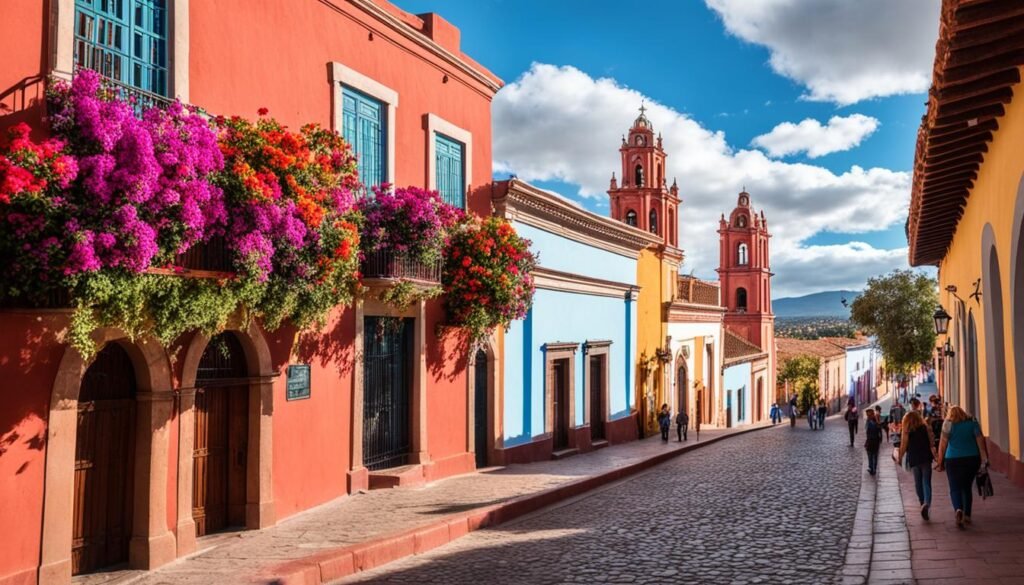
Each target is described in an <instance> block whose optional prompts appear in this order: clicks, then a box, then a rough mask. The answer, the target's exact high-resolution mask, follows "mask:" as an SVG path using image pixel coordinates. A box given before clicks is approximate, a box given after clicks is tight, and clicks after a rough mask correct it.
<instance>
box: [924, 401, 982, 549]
mask: <svg viewBox="0 0 1024 585" xmlns="http://www.w3.org/2000/svg"><path fill="white" fill-rule="evenodd" d="M938 455H939V459H938V462H937V464H936V466H935V470H936V471H942V470H943V469H945V470H946V479H947V480H948V481H949V499H950V500H952V502H953V509H954V510H956V527H957V528H960V529H963V528H964V524H970V523H971V503H972V499H973V493H972V491H971V490H972V488H973V487H974V478H975V476H977V475H978V469H979V468H980V467H981V466H982V465H986V466H987V465H988V449H987V448H986V446H985V436H984V435H983V434H981V426H979V425H978V421H976V420H974V419H973V418H971V416H970V415H969V414H967V413H966V412H965V411H964V409H962V408H960V407H959V406H953V407H951V408H950V409H949V413H948V414H947V415H946V420H945V421H944V422H943V423H942V440H940V441H939V451H938Z"/></svg>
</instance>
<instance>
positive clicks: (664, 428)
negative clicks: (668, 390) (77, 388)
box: [658, 404, 672, 443]
mask: <svg viewBox="0 0 1024 585" xmlns="http://www.w3.org/2000/svg"><path fill="white" fill-rule="evenodd" d="M671 425H672V413H671V412H669V410H668V405H667V404H662V405H661V411H659V412H658V426H659V427H660V428H661V440H662V441H664V442H666V443H668V428H669V427H670V426H671Z"/></svg>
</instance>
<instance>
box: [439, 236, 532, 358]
mask: <svg viewBox="0 0 1024 585" xmlns="http://www.w3.org/2000/svg"><path fill="white" fill-rule="evenodd" d="M536 265H537V257H536V256H535V255H534V254H533V253H532V252H530V242H529V240H526V239H523V238H522V237H520V236H519V235H518V234H517V233H516V231H515V229H513V227H512V225H511V224H509V223H508V222H507V221H505V220H503V219H501V218H497V217H489V218H486V219H479V218H472V219H467V220H466V221H465V222H463V223H462V225H461V226H460V227H459V229H457V230H455V231H454V232H453V233H452V236H451V241H450V243H449V246H448V248H447V249H446V251H445V265H444V272H443V277H442V284H443V286H444V290H445V292H446V293H447V297H446V298H445V305H446V307H447V310H448V316H449V320H450V322H451V323H452V324H453V325H455V326H457V327H461V328H463V329H465V330H466V332H467V333H468V336H469V338H470V340H471V341H473V342H480V341H483V339H485V338H486V337H487V335H489V334H490V332H491V331H492V330H494V329H495V328H496V327H504V328H506V329H507V328H508V326H509V325H510V324H511V323H512V321H514V320H516V319H524V318H526V314H527V312H528V311H529V310H530V306H531V305H532V304H533V292H534V284H533V277H532V276H531V272H532V271H533V269H534V268H535V267H536Z"/></svg>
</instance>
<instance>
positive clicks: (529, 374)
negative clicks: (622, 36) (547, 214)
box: [504, 223, 637, 447]
mask: <svg viewBox="0 0 1024 585" xmlns="http://www.w3.org/2000/svg"><path fill="white" fill-rule="evenodd" d="M514 225H515V228H516V230H517V231H518V232H519V233H520V235H522V236H524V237H526V238H528V239H530V240H532V242H533V249H534V250H535V251H537V252H539V254H540V259H541V262H540V264H541V266H543V267H545V268H551V269H553V270H560V271H563V272H569V273H573V274H580V275H584V276H590V277H592V278H600V279H604V280H611V281H615V282H621V283H629V284H635V283H636V260H633V259H631V258H627V257H625V256H620V255H618V254H614V253H611V252H606V251H604V250H600V249H597V248H593V247H590V246H586V245H584V244H580V243H578V242H574V241H572V240H568V239H566V238H563V237H561V236H557V235H555V234H552V233H549V232H546V231H543V230H540V229H537V228H534V227H532V226H528V225H524V224H520V223H515V224H514ZM588 340H595V341H596V340H610V341H611V342H612V344H611V347H610V348H609V357H608V377H609V378H608V380H609V392H608V395H609V396H608V410H609V413H610V416H609V418H610V419H611V420H615V419H618V418H622V417H625V416H629V411H630V405H631V404H632V403H633V396H632V392H633V385H634V383H635V382H634V379H633V376H634V375H635V374H634V372H633V364H634V363H635V360H636V344H637V340H636V301H632V300H629V299H627V298H625V297H623V298H613V297H606V296H598V295H588V294H578V293H570V292H563V291H554V290H545V289H538V290H537V292H536V295H535V296H534V300H533V308H532V309H531V310H530V314H529V315H528V316H527V318H526V319H525V320H522V321H515V322H513V323H512V325H511V327H510V328H509V330H508V333H507V334H506V335H505V355H504V376H505V380H504V388H505V395H504V422H505V424H504V429H505V437H504V438H505V441H504V442H505V447H513V446H515V445H520V444H523V443H527V442H529V441H531V440H533V438H535V437H537V436H539V435H542V434H543V433H544V420H545V416H546V413H545V411H544V409H545V407H546V402H545V400H544V385H545V380H544V374H545V371H544V363H545V360H544V350H543V346H544V344H546V343H555V342H561V343H565V342H574V343H578V344H581V345H580V347H579V349H578V350H577V352H576V362H575V364H574V373H575V388H576V392H575V394H576V396H575V400H576V407H575V415H576V422H575V424H576V425H577V426H578V425H582V424H583V422H584V412H585V411H584V405H585V389H586V388H587V382H588V380H587V379H586V378H587V375H588V374H589V373H588V372H587V367H586V362H585V361H584V360H585V356H584V354H583V347H582V344H583V343H584V342H586V341H588Z"/></svg>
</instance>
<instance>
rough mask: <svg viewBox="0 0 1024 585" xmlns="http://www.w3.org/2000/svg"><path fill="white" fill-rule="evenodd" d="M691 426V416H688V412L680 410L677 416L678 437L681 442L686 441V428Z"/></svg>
mask: <svg viewBox="0 0 1024 585" xmlns="http://www.w3.org/2000/svg"><path fill="white" fill-rule="evenodd" d="M688 426H690V415H688V414H686V411H685V410H683V409H679V414H677V415H676V435H678V436H679V442H680V443H682V442H683V441H685V440H686V427H688Z"/></svg>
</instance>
